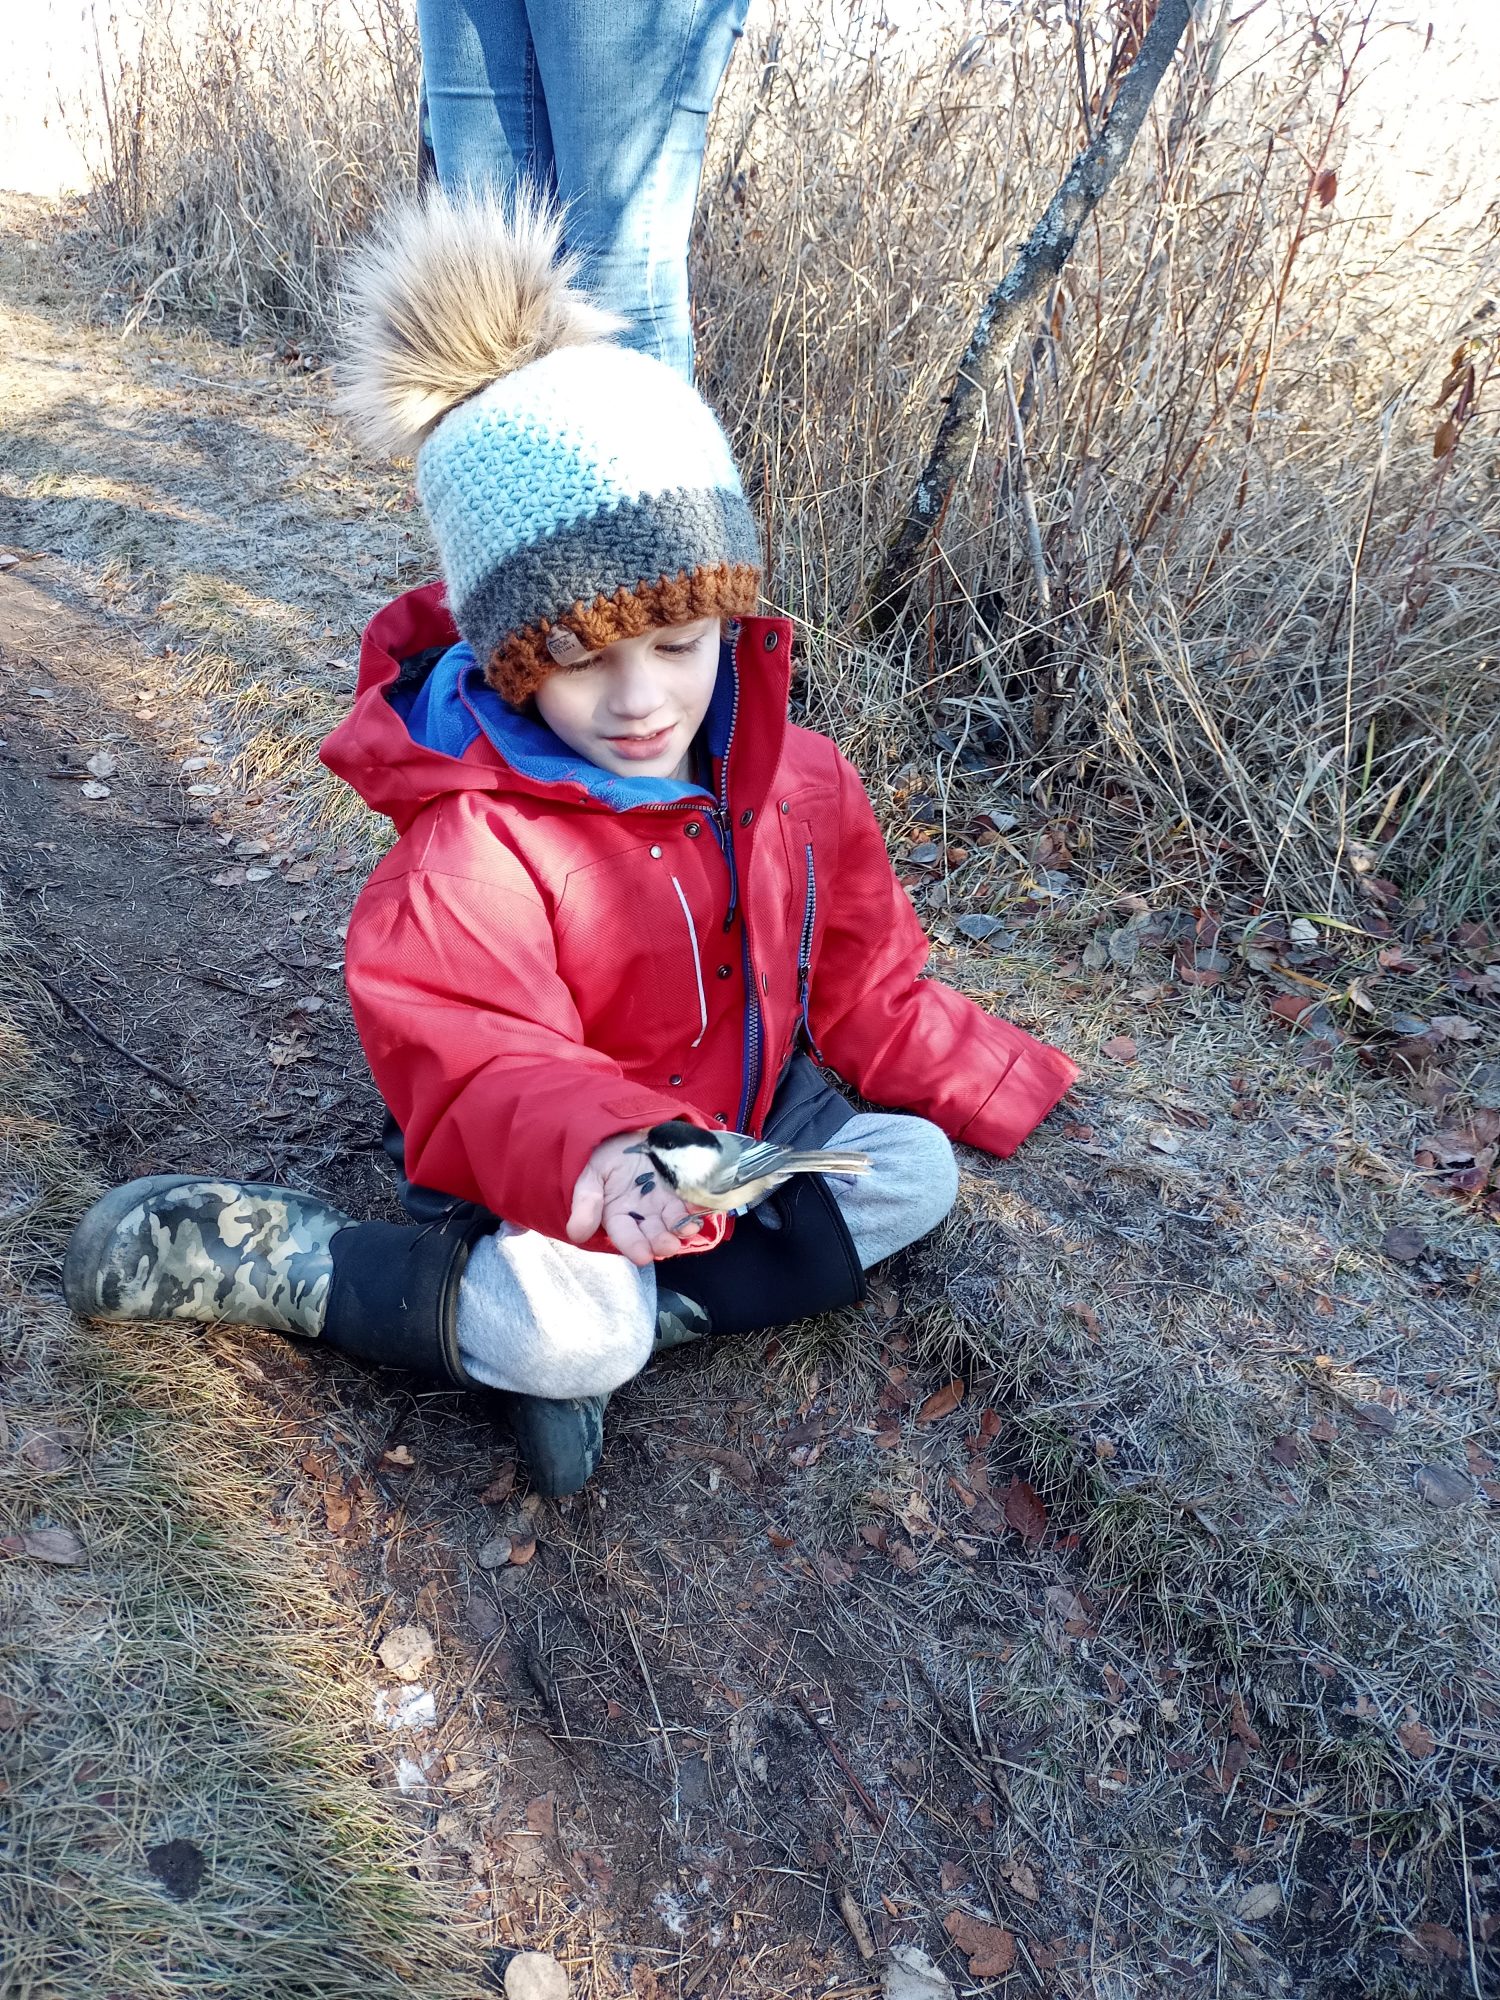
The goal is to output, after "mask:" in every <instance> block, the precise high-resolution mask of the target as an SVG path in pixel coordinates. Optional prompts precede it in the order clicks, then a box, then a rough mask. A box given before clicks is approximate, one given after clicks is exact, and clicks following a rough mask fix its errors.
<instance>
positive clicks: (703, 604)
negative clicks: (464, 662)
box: [484, 563, 760, 708]
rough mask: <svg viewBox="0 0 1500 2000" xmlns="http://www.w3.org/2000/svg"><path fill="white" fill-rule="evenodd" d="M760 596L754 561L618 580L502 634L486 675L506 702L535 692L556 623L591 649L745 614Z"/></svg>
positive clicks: (552, 663)
mask: <svg viewBox="0 0 1500 2000" xmlns="http://www.w3.org/2000/svg"><path fill="white" fill-rule="evenodd" d="M759 602H760V571H759V570H758V569H757V568H756V566H755V565H754V563H712V564H704V565H703V566H702V567H701V568H699V569H693V570H680V571H679V572H678V573H677V575H676V576H663V577H658V578H657V580H656V582H655V583H638V584H637V585H636V587H635V589H634V590H626V589H625V588H624V587H623V586H622V587H621V588H620V589H619V590H617V591H616V592H615V594H614V595H613V597H602V596H601V597H596V598H595V599H594V601H593V603H592V604H584V603H583V602H582V601H581V600H580V601H579V602H578V603H576V604H575V605H574V606H573V607H572V609H571V610H570V611H569V612H568V613H567V614H566V615H565V616H564V617H562V618H540V619H538V620H537V622H536V624H534V625H528V626H526V627H525V628H524V629H523V630H521V631H519V632H511V633H508V634H507V635H506V637H505V640H504V641H503V643H502V644H501V645H499V646H497V647H496V648H495V650H494V652H493V653H491V655H490V657H489V660H488V662H487V664H486V666H485V670H484V677H485V679H486V680H487V681H488V682H489V684H490V686H491V687H492V688H494V689H496V690H497V692H498V693H499V694H500V695H501V696H503V698H504V699H505V700H506V701H508V702H509V703H510V705H511V706H512V708H519V707H520V706H521V704H522V703H523V702H525V701H528V700H529V699H530V698H531V696H532V695H534V694H535V693H536V691H537V689H538V688H539V687H540V686H541V684H542V682H543V681H544V680H546V678H547V676H548V675H549V674H555V673H556V672H557V671H558V663H557V661H556V660H554V659H553V657H552V655H551V654H550V653H549V652H548V651H547V634H548V633H549V632H552V631H554V630H555V629H556V628H557V627H558V626H563V627H564V628H565V629H566V630H568V631H569V632H572V633H574V634H576V636H577V637H578V638H579V639H581V640H582V641H583V643H584V645H585V646H587V647H588V648H589V650H590V651H591V652H592V651H596V650H597V649H598V648H599V647H601V646H609V645H612V644H613V643H614V641H615V640H616V639H636V638H639V637H640V635H641V633H642V632H650V631H652V630H653V629H654V628H655V627H657V626H659V625H691V624H694V623H695V622H696V621H697V620H698V619H699V618H748V617H750V616H751V615H752V613H753V612H754V610H755V607H756V606H757V604H759Z"/></svg>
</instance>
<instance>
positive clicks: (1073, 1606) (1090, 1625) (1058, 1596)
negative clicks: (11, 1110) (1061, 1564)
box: [1046, 1583, 1096, 1639]
mask: <svg viewBox="0 0 1500 2000" xmlns="http://www.w3.org/2000/svg"><path fill="white" fill-rule="evenodd" d="M1046 1605H1047V1617H1048V1619H1049V1620H1055V1621H1056V1623H1057V1624H1058V1625H1060V1626H1061V1627H1062V1629H1063V1631H1064V1632H1066V1633H1067V1635H1068V1637H1069V1638H1070V1639H1092V1638H1093V1637H1094V1634H1095V1630H1096V1627H1095V1625H1094V1621H1093V1618H1092V1616H1091V1615H1090V1610H1089V1604H1088V1600H1087V1599H1086V1598H1083V1597H1080V1596H1079V1595H1078V1593H1077V1591H1076V1590H1070V1589H1069V1588H1068V1586H1067V1584H1065V1583H1052V1584H1049V1585H1048V1586H1047V1596H1046Z"/></svg>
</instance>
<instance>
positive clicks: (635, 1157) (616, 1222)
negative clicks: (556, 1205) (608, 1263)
mask: <svg viewBox="0 0 1500 2000" xmlns="http://www.w3.org/2000/svg"><path fill="white" fill-rule="evenodd" d="M645 1136H646V1135H645V1133H644V1132H619V1133H616V1135H615V1137H614V1138H613V1139H606V1140H605V1141H604V1143H603V1145H601V1146H596V1147H595V1148H594V1150H593V1152H592V1153H591V1154H590V1155H589V1163H588V1165H587V1166H586V1167H585V1168H584V1170H583V1172H582V1173H581V1174H580V1175H579V1176H578V1185H577V1186H576V1187H575V1188H574V1190H573V1212H572V1214H571V1215H570V1216H569V1217H568V1241H569V1242H570V1243H587V1242H588V1240H589V1238H590V1237H591V1236H593V1235H596V1234H597V1232H598V1230H599V1229H600V1227H601V1226H602V1227H603V1230H604V1233H605V1235H606V1236H607V1237H608V1238H609V1240H610V1242H611V1243H613V1244H614V1246H615V1248H616V1249H617V1250H618V1251H619V1253H620V1255H621V1256H622V1257H628V1258H629V1259H630V1261H631V1263H632V1264H638V1265H639V1266H640V1267H641V1268H642V1269H644V1268H645V1267H646V1265H647V1264H650V1263H653V1262H654V1261H655V1260H656V1259H658V1258H662V1257H676V1256H677V1255H679V1254H680V1252H681V1251H682V1249H683V1248H684V1239H686V1238H690V1237H693V1236H696V1235H697V1233H698V1231H699V1230H700V1229H701V1228H702V1227H703V1219H702V1217H701V1216H697V1215H689V1213H688V1211H687V1209H686V1208H684V1206H683V1205H682V1203H681V1202H680V1201H679V1200H678V1198H677V1195H676V1193H675V1191H674V1190H673V1189H672V1188H670V1187H668V1186H667V1184H666V1182H665V1181H664V1180H663V1179H662V1177H661V1175H660V1174H659V1173H657V1172H656V1170H655V1168H654V1167H653V1166H652V1164H651V1162H650V1161H649V1160H648V1159H647V1158H646V1156H645V1154H644V1153H641V1152H638V1151H637V1150H636V1148H637V1147H639V1145H640V1143H641V1141H642V1140H643V1139H644V1138H645Z"/></svg>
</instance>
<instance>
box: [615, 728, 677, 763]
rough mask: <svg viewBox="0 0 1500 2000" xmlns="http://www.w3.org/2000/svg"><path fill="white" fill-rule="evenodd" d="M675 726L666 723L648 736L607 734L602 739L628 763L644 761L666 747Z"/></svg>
mask: <svg viewBox="0 0 1500 2000" xmlns="http://www.w3.org/2000/svg"><path fill="white" fill-rule="evenodd" d="M675 727H676V725H675V723H668V725H667V727H666V728H665V729H658V730H655V731H654V732H653V733H652V734H651V735H650V736H607V737H606V738H605V739H604V740H605V742H606V743H608V745H609V747H610V749H611V750H613V751H614V753H615V755H616V756H617V757H624V758H625V759H626V760H627V762H629V763H644V762H645V760H646V759H647V758H649V757H656V756H659V755H660V753H661V752H662V751H663V750H665V749H666V747H667V745H668V744H669V743H670V742H671V740H672V731H673V729H674V728H675Z"/></svg>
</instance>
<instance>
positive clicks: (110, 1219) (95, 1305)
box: [62, 1174, 211, 1320]
mask: <svg viewBox="0 0 1500 2000" xmlns="http://www.w3.org/2000/svg"><path fill="white" fill-rule="evenodd" d="M210 1178H211V1176H210V1175H207V1174H146V1175H145V1176H143V1177H142V1179H140V1180H138V1181H126V1182H125V1184H124V1186H123V1187H117V1188H111V1189H110V1191H109V1193H108V1194H107V1195H104V1196H103V1197H102V1198H101V1199H100V1200H99V1201H96V1202H95V1203H94V1205H93V1207H92V1208H91V1209H90V1210H89V1211H88V1213H87V1214H86V1215H85V1216H84V1217H83V1218H82V1220H81V1221H80V1222H79V1224H78V1227H77V1228H76V1229H75V1230H74V1231H73V1235H72V1238H71V1240H70V1241H69V1244H68V1251H67V1255H66V1256H65V1257H64V1258H63V1272H62V1282H63V1297H64V1298H65V1299H66V1300H67V1302H68V1310H69V1311H70V1312H72V1313H75V1314H76V1315H77V1316H78V1318H79V1319H106V1320H107V1319H109V1318H111V1317H112V1315H110V1314H109V1313H107V1312H105V1311H104V1309H103V1308H102V1306H101V1305H100V1303H99V1293H98V1282H97V1281H98V1273H99V1269H100V1265H101V1263H102V1260H103V1257H104V1253H105V1250H106V1248H107V1246H108V1243H109V1239H110V1238H111V1237H112V1236H113V1235H114V1233H115V1231H116V1230H117V1229H118V1228H119V1226H120V1224H121V1223H122V1222H123V1221H124V1220H125V1218H126V1216H127V1215H129V1213H130V1211H131V1210H132V1209H133V1208H139V1207H140V1205H141V1204H142V1202H144V1201H148V1200H149V1199H150V1198H151V1197H152V1196H153V1195H157V1194H165V1193H166V1192H167V1190H168V1189H169V1188H179V1187H191V1186H195V1185H197V1184H198V1183H199V1182H201V1181H205V1180H208V1179H210Z"/></svg>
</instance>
